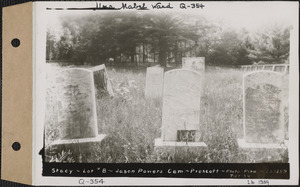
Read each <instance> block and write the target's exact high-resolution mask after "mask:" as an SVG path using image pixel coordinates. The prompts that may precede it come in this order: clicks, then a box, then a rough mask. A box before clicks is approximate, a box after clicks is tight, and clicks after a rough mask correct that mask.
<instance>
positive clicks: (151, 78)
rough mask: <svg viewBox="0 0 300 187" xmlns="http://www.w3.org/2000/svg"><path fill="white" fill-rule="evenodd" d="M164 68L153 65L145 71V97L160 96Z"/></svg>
mask: <svg viewBox="0 0 300 187" xmlns="http://www.w3.org/2000/svg"><path fill="white" fill-rule="evenodd" d="M163 82H164V68H162V67H158V66H154V67H149V68H147V72H146V86H145V97H146V98H160V97H162V95H163Z"/></svg>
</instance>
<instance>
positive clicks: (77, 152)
mask: <svg viewBox="0 0 300 187" xmlns="http://www.w3.org/2000/svg"><path fill="white" fill-rule="evenodd" d="M105 137H106V134H99V135H98V136H96V137H92V138H79V139H64V140H61V139H59V140H56V141H54V142H52V143H51V144H50V145H49V146H48V147H47V148H46V152H47V154H46V155H52V154H53V153H51V152H55V153H56V154H58V153H61V152H62V151H65V152H68V151H69V150H70V152H71V153H72V157H73V158H74V160H75V162H76V163H78V162H79V163H81V162H88V161H87V159H86V158H88V157H89V156H90V154H91V153H92V151H93V146H101V145H103V144H104V142H105Z"/></svg>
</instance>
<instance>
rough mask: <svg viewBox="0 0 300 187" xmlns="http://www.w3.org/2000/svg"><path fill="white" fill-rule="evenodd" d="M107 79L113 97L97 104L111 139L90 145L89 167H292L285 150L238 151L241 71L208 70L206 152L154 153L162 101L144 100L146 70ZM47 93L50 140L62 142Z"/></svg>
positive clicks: (113, 73)
mask: <svg viewBox="0 0 300 187" xmlns="http://www.w3.org/2000/svg"><path fill="white" fill-rule="evenodd" d="M108 74H109V76H110V79H111V82H112V86H113V88H114V92H115V97H113V98H109V97H106V98H97V103H96V104H97V117H98V127H99V133H105V134H107V137H106V138H105V141H104V142H103V143H102V144H97V143H94V144H91V146H90V148H89V151H90V152H91V154H89V156H88V157H86V158H85V161H86V162H105V163H136V162H137V163H154V162H161V163H164V162H168V163H170V162H176V163H178V162H184V163H202V162H206V163H207V162H208V163H209V162H216V163H243V162H272V161H275V162H288V159H287V151H282V150H259V151H257V150H242V149H239V148H238V144H237V139H238V138H242V137H243V101H242V75H243V72H241V71H240V70H237V69H225V68H216V69H215V68H211V69H208V70H207V71H206V74H205V91H204V93H203V96H202V98H201V106H200V109H201V112H200V124H199V125H200V129H201V134H202V140H203V141H204V142H205V143H206V144H207V149H194V148H188V147H187V148H179V147H175V148H173V149H171V150H169V151H166V150H164V149H162V150H159V149H156V150H155V149H154V139H156V138H159V137H160V136H161V134H160V133H161V130H160V128H161V119H162V99H145V97H144V88H145V81H146V80H145V77H146V74H145V69H142V70H132V69H116V68H108ZM48 91H49V93H48V94H47V95H48V106H47V108H48V110H49V111H50V112H49V113H48V115H47V117H46V140H47V141H48V142H51V141H53V140H55V139H57V138H58V132H57V129H59V127H56V126H55V125H56V124H55V123H56V121H57V120H55V119H56V118H55V117H53V116H55V109H52V108H51V97H50V95H51V93H50V92H51V89H48ZM52 104H53V103H52ZM51 109H52V110H51ZM76 157H77V156H76V155H74V158H75V160H76Z"/></svg>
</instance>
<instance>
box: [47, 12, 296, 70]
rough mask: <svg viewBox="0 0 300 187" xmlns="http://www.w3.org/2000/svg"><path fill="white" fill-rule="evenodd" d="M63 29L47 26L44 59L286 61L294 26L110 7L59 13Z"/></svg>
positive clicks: (96, 61) (92, 61)
mask: <svg viewBox="0 0 300 187" xmlns="http://www.w3.org/2000/svg"><path fill="white" fill-rule="evenodd" d="M61 24H62V25H61V26H62V27H61V28H62V30H61V31H60V33H57V32H56V31H53V29H52V28H48V29H47V45H46V59H47V60H48V61H50V62H60V63H67V64H76V65H80V64H91V65H97V64H102V63H114V64H115V65H121V64H122V65H123V64H124V65H126V64H135V65H139V64H147V63H154V64H155V63H158V64H160V65H161V66H167V65H169V64H181V59H182V57H189V56H192V57H197V56H198V57H205V59H206V60H205V61H206V64H209V65H231V66H237V65H246V64H253V63H268V64H272V63H273V64H279V63H286V62H288V56H289V30H290V27H283V26H279V25H272V26H270V27H268V28H267V29H265V30H264V31H263V32H258V33H255V34H250V33H249V31H247V29H245V28H243V29H240V30H234V29H224V28H223V27H221V26H220V25H218V24H217V23H213V22H211V21H208V20H207V19H206V18H205V17H198V18H191V17H184V16H180V15H171V14H151V13H142V14H141V13H139V12H125V13H124V12H113V13H112V12H108V13H103V14H98V15H91V14H90V15H85V16H80V17H74V16H73V17H71V16H67V17H63V18H61Z"/></svg>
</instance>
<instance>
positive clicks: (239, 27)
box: [36, 1, 299, 179]
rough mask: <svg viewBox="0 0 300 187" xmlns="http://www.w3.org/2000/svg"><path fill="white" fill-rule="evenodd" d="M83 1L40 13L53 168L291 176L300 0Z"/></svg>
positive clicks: (45, 129)
mask: <svg viewBox="0 0 300 187" xmlns="http://www.w3.org/2000/svg"><path fill="white" fill-rule="evenodd" d="M78 5H79V3H74V4H72V3H70V4H67V3H63V4H60V3H58V2H57V3H52V4H49V5H47V4H45V5H43V7H46V9H45V10H43V11H44V12H46V13H45V15H47V17H44V18H39V19H40V20H44V23H43V24H44V25H45V26H44V32H45V33H44V34H43V36H44V38H43V40H41V41H39V37H37V46H36V47H37V48H39V43H42V44H41V45H40V46H44V48H43V49H40V51H42V52H43V53H44V54H43V55H42V56H43V58H44V59H41V58H37V59H39V60H43V62H38V61H37V62H36V63H37V64H38V63H41V64H43V68H42V69H43V73H41V74H39V73H37V74H36V79H43V81H44V82H43V83H44V84H43V91H44V98H43V102H44V103H45V106H44V109H43V110H44V115H40V116H39V118H43V120H42V121H43V124H36V125H37V126H40V127H39V128H41V127H42V131H41V130H39V131H38V133H40V134H38V135H36V136H39V137H43V138H42V139H43V148H42V147H37V149H43V150H42V151H41V152H40V153H41V156H40V157H42V160H43V164H44V165H43V169H44V171H43V175H44V176H56V174H57V176H73V175H72V172H73V174H74V176H81V175H82V176H88V175H86V173H85V172H90V174H91V176H93V177H96V176H97V174H96V173H97V170H99V172H100V170H101V172H103V170H102V167H101V164H104V165H105V166H106V167H107V168H106V169H107V170H108V171H107V172H108V173H109V172H111V174H112V175H111V176H118V177H122V174H125V175H124V176H126V177H128V176H129V177H144V175H142V174H147V177H149V175H152V177H156V176H157V174H160V173H161V174H162V176H163V177H170V178H172V177H173V178H176V177H177V176H179V177H181V178H185V177H187V178H190V177H191V176H192V177H193V178H197V176H196V177H195V175H196V174H195V173H197V175H199V177H200V178H215V177H216V178H227V179H231V178H239V179H245V178H252V177H253V178H257V179H259V178H262V179H264V178H269V177H270V178H273V179H289V178H290V168H291V165H290V163H291V159H292V158H291V155H293V154H294V152H293V150H292V149H293V147H294V146H292V142H291V141H290V140H291V136H292V137H295V136H297V134H295V133H296V132H295V131H294V132H293V129H295V127H293V126H298V125H299V124H298V123H297V119H298V117H297V116H291V111H292V113H293V114H295V112H293V110H294V108H295V107H293V106H292V105H293V104H295V103H293V100H292V99H293V97H294V96H295V95H293V90H294V89H298V86H299V85H294V84H293V79H292V78H291V74H292V73H295V72H297V71H298V68H297V69H295V67H298V61H293V59H295V58H296V56H297V55H298V51H297V48H296V45H297V46H298V35H299V28H298V22H297V20H298V18H296V17H293V16H294V15H297V10H298V9H297V8H296V9H295V10H296V11H294V8H292V7H293V6H294V5H297V6H298V4H293V3H284V2H198V1H192V2H187V1H183V2H169V1H167V2H147V3H143V2H101V1H100V2H90V3H87V4H84V3H83V2H81V4H80V6H78ZM295 12H296V14H295ZM37 23H39V22H37ZM37 53H38V52H37ZM39 55H40V54H37V56H39ZM38 67H39V65H37V69H36V71H37V72H39V69H38ZM37 86H38V85H37ZM37 94H38V93H37ZM291 97H292V98H291ZM37 103H38V101H37ZM37 110H39V109H38V108H37ZM296 115H298V114H296ZM295 122H296V123H295ZM297 139H298V137H297ZM291 148H292V149H291ZM297 159H298V158H297ZM51 164H53V167H49V169H48V170H47V168H48V166H51ZM59 164H63V168H64V170H63V173H64V174H63V175H61V173H62V172H61V169H57V168H59V167H58V166H59ZM93 164H95V166H97V167H94V168H93V169H88V170H87V171H80V172H79V169H78V170H77V172H79V173H80V174H75V173H76V169H72V167H73V166H74V168H76V167H77V166H80V168H84V167H85V166H87V168H90V167H92V166H93ZM116 164H117V165H116ZM118 164H120V165H121V166H122V167H121V166H120V168H118ZM122 164H123V165H122ZM124 164H125V165H124ZM149 164H150V165H151V164H152V165H151V166H149ZM156 164H158V165H156ZM168 164H170V168H171V169H168ZM180 164H183V165H182V166H183V168H184V169H172V168H176V167H177V166H178V165H180ZM214 164H216V165H214ZM239 164H240V165H239ZM243 164H244V165H243ZM251 164H253V165H252V166H255V167H254V168H253V167H252V169H249V168H247V167H248V166H249V167H250V168H251ZM276 164H277V165H276ZM193 165H194V166H196V167H195V168H193ZM246 165H247V167H246ZM54 166H55V167H54ZM69 166H70V167H69ZM109 166H112V167H113V168H114V169H109ZM127 166H128V167H127ZM143 166H145V167H143ZM146 166H147V167H148V166H149V168H152V167H153V168H152V169H146V168H147V167H146ZM202 166H203V167H202ZM223 166H224V168H225V169H221V168H223ZM227 166H228V168H227ZM239 166H241V168H242V169H241V170H238V169H237V170H236V169H232V168H238V167H239ZM260 166H263V167H262V170H263V171H261V172H263V174H260V173H259V172H260V170H259V169H260V168H259V167H260ZM277 166H278V168H276V167H277ZM66 167H69V169H68V171H66ZM126 167H127V168H126ZM132 167H133V168H132ZM164 167H166V168H167V169H165V168H164ZM178 167H179V166H178ZM214 167H215V168H214ZM244 167H246V168H244ZM122 168H125V169H122ZM204 168H206V169H204ZM226 168H227V169H226ZM46 170H47V171H46ZM71 170H72V171H71ZM246 170H247V171H246ZM164 172H166V173H165V174H164ZM181 172H183V173H181ZM206 172H207V173H210V174H211V175H210V176H209V175H206ZM251 172H252V173H251ZM139 173H140V174H141V175H140V176H139V175H138V174H139ZM102 174H103V173H102ZM131 174H132V175H131ZM177 174H178V175H177ZM180 174H182V175H180ZM190 174H191V176H189V175H190ZM192 174H193V175H192ZM251 174H253V175H251ZM200 175H202V176H200ZM221 175H222V176H225V177H220V176H221ZM99 176H105V175H99ZM145 176H146V175H145Z"/></svg>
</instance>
